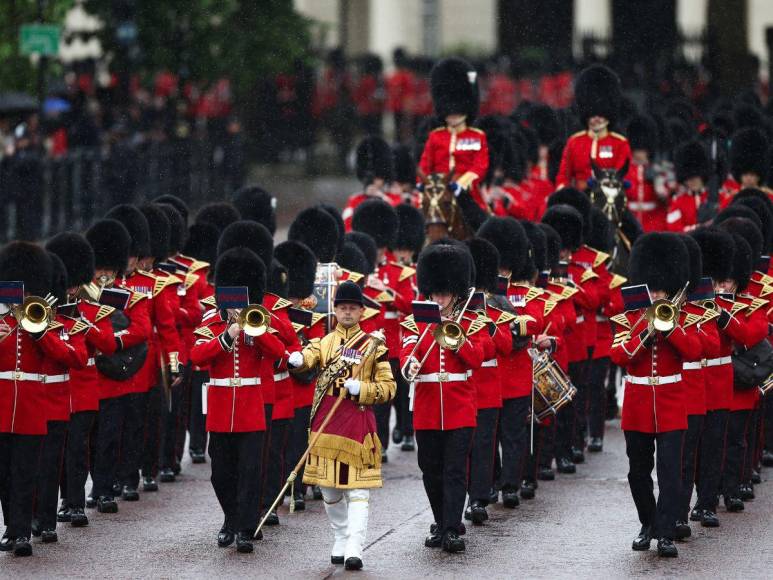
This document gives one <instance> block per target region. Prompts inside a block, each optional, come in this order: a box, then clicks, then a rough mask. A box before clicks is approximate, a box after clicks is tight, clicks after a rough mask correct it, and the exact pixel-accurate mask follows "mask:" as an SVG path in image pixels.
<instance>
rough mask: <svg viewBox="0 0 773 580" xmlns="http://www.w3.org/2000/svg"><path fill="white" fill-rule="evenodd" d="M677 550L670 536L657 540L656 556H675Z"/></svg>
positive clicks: (677, 552)
mask: <svg viewBox="0 0 773 580" xmlns="http://www.w3.org/2000/svg"><path fill="white" fill-rule="evenodd" d="M678 555H679V550H677V549H676V545H675V544H674V541H673V540H672V539H671V538H660V539H659V540H658V556H660V557H661V558H676V557H677V556H678Z"/></svg>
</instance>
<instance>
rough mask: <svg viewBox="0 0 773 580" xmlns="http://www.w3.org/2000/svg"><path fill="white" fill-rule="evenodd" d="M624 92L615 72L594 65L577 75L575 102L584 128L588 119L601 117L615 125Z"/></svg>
mask: <svg viewBox="0 0 773 580" xmlns="http://www.w3.org/2000/svg"><path fill="white" fill-rule="evenodd" d="M622 98H623V92H622V89H621V88H620V78H619V77H618V76H617V73H615V72H614V71H613V70H611V69H609V68H607V67H605V66H603V65H600V64H594V65H591V66H589V67H588V68H586V69H584V70H583V71H582V72H580V74H579V75H577V80H576V81H575V83H574V101H575V104H576V106H577V114H578V115H579V117H580V121H581V122H582V124H583V126H587V125H588V119H590V118H591V117H595V116H599V117H604V118H605V119H607V120H609V122H610V123H612V124H613V123H614V122H615V121H616V120H617V115H618V113H619V110H620V102H621V100H622Z"/></svg>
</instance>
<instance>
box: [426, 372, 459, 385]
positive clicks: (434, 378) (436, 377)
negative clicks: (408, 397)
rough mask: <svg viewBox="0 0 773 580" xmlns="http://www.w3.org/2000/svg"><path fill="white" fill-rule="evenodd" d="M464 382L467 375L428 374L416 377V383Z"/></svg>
mask: <svg viewBox="0 0 773 580" xmlns="http://www.w3.org/2000/svg"><path fill="white" fill-rule="evenodd" d="M466 380H467V373H429V374H426V375H419V376H418V377H416V382H417V383H448V382H453V381H466Z"/></svg>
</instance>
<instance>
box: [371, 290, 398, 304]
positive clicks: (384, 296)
mask: <svg viewBox="0 0 773 580" xmlns="http://www.w3.org/2000/svg"><path fill="white" fill-rule="evenodd" d="M373 300H375V301H376V302H379V303H384V302H394V300H395V297H394V296H392V295H391V294H390V293H389V292H387V291H386V290H384V291H383V292H382V293H381V294H379V295H378V296H376V297H375V298H374V299H373Z"/></svg>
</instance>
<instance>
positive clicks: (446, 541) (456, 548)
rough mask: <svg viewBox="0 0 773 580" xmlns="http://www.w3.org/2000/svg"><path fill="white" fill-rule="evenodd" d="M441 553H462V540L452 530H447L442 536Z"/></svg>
mask: <svg viewBox="0 0 773 580" xmlns="http://www.w3.org/2000/svg"><path fill="white" fill-rule="evenodd" d="M443 551H444V552H449V553H451V554H455V553H456V552H464V540H463V539H462V538H460V537H459V534H457V533H456V532H454V531H453V530H448V531H447V532H446V534H445V536H443Z"/></svg>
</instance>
